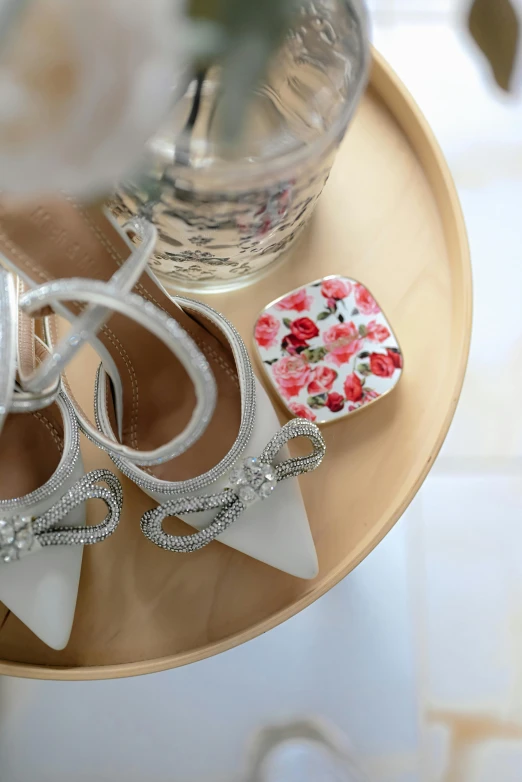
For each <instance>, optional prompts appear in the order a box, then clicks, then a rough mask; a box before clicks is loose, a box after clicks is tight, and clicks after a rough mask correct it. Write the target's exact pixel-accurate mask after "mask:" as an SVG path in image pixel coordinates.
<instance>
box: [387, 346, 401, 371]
mask: <svg viewBox="0 0 522 782" xmlns="http://www.w3.org/2000/svg"><path fill="white" fill-rule="evenodd" d="M386 353H387V354H388V355H389V357H390V358H391V360H392V361H393V364H394V366H395V367H396V368H397V369H402V356H401V354H400V352H399V351H398V350H391V348H386Z"/></svg>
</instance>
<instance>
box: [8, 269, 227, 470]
mask: <svg viewBox="0 0 522 782" xmlns="http://www.w3.org/2000/svg"><path fill="white" fill-rule="evenodd" d="M64 301H77V302H84V303H87V304H91V305H94V306H93V307H91V308H90V311H91V312H93V311H94V312H100V311H102V310H103V311H104V312H108V311H113V312H119V313H121V314H123V315H126V316H127V317H129V318H131V319H132V320H134V321H136V323H139V324H140V325H142V326H144V328H146V329H148V330H149V331H150V332H151V333H152V334H154V335H155V336H157V337H158V339H160V340H161V341H162V342H164V344H165V345H166V346H167V347H168V348H169V350H171V352H172V353H173V354H174V355H175V356H176V357H177V358H178V359H179V361H180V362H181V363H182V364H183V366H184V368H185V370H186V372H187V374H188V375H189V377H190V379H191V380H192V382H193V384H194V387H195V392H196V406H195V408H194V411H193V413H192V416H191V419H190V421H189V423H188V425H187V427H186V428H185V430H184V431H183V432H182V433H181V434H179V435H177V436H176V437H174V438H172V440H170V441H169V442H168V443H166V444H165V445H162V446H160V447H159V448H155V449H153V450H150V451H137V450H134V449H132V448H129V447H128V446H126V445H123V444H121V443H119V442H117V441H116V440H115V439H112V438H109V437H107V436H106V435H104V434H102V433H101V432H100V431H99V430H98V429H97V428H96V427H94V426H93V425H92V424H91V423H90V422H89V421H88V420H87V419H86V418H85V416H84V415H83V413H82V411H81V410H79V409H78V408H77V407H75V412H76V415H77V417H78V421H79V424H80V427H81V429H82V431H83V432H84V433H85V434H86V435H87V437H89V438H90V439H91V440H92V441H93V442H94V443H96V445H98V446H99V447H101V448H103V449H104V450H106V451H108V453H110V454H111V455H116V456H120V457H124V458H125V459H127V460H128V461H129V462H131V463H137V464H142V465H153V464H160V463H162V462H165V461H168V460H170V459H173V458H175V457H176V456H179V455H180V454H182V453H184V452H185V451H186V450H187V449H188V448H190V446H191V445H193V443H195V442H196V440H198V439H199V438H200V437H201V435H202V434H203V432H204V431H205V429H206V427H207V425H208V423H209V421H210V419H211V417H212V413H213V411H214V407H215V402H216V384H215V381H214V377H213V375H212V372H211V370H210V367H209V365H208V362H207V360H206V358H205V357H204V356H203V354H202V353H201V352H200V351H199V350H198V348H197V347H196V344H195V343H194V341H193V340H192V338H191V337H189V335H188V334H187V333H186V331H184V329H182V328H181V326H180V325H179V323H178V322H177V321H176V320H174V319H173V318H171V317H169V316H168V315H167V314H166V313H165V312H163V311H162V310H160V309H159V308H158V307H156V306H155V305H154V304H152V302H150V301H146V300H145V299H143V298H141V296H138V295H136V294H134V293H125V294H123V293H118V294H117V295H116V294H115V293H114V291H113V290H112V288H111V287H108V286H107V284H106V283H103V282H100V281H98V280H87V279H83V278H80V279H77V278H71V279H66V280H59V281H56V282H51V283H45V284H44V285H40V286H39V287H37V288H33V289H32V290H30V291H28V292H27V293H25V294H24V295H23V296H22V297H21V298H20V308H21V309H22V310H23V311H24V312H26V313H27V314H29V315H32V314H34V313H35V312H37V311H38V310H40V309H42V308H43V307H46V306H49V305H51V306H52V307H53V308H54V309H56V307H57V304H60V303H61V302H64ZM66 313H67V315H66V316H67V317H68V318H69V319H70V320H71V321H72V323H73V325H74V326H75V325H76V323H77V319H75V317H74V316H73V315H72V313H70V312H69V311H68V310H66ZM80 319H81V318H80ZM88 338H89V335H85V334H82V333H79V332H76V331H75V329H73V331H72V333H71V334H70V335H69V337H68V339H69V342H70V343H72V345H73V347H76V346H77V345H78V344H79V343H81V342H82V341H85V340H87V339H88ZM67 355H68V356H69V353H67ZM49 361H50V364H51V366H54V367H63V357H62V354H61V353H60V352H59V350H58V349H55V350H53V354H52V356H51V358H50V359H49ZM46 377H49V375H46Z"/></svg>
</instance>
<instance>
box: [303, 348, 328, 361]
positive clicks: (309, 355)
mask: <svg viewBox="0 0 522 782" xmlns="http://www.w3.org/2000/svg"><path fill="white" fill-rule="evenodd" d="M327 353H328V351H327V350H326V348H307V349H306V350H304V351H303V353H302V355H303V356H304V357H305V358H306V359H307V360H308V361H309V362H310V364H317V363H318V362H319V361H322V360H323V358H324V357H325V356H326V354H327Z"/></svg>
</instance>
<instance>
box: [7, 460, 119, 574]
mask: <svg viewBox="0 0 522 782" xmlns="http://www.w3.org/2000/svg"><path fill="white" fill-rule="evenodd" d="M100 483H105V484H106V486H107V488H105V487H104V486H100V485H99V484H100ZM89 499H100V500H103V501H104V502H105V504H106V506H107V510H108V514H107V516H106V517H105V519H104V520H103V521H102V522H101V523H100V524H96V525H94V526H90V527H64V526H60V522H62V521H63V520H64V519H65V518H66V517H67V515H68V514H69V513H70V512H71V510H73V509H74V508H76V507H77V506H78V505H81V504H82V503H83V502H85V501H86V500H89ZM122 504H123V491H122V488H121V484H120V482H119V480H118V479H117V478H116V476H115V475H114V473H112V472H110V471H109V470H93V471H92V472H90V473H87V475H84V476H83V478H80V480H79V481H77V482H76V483H75V484H74V486H72V487H71V488H70V489H69V490H68V491H67V492H65V494H64V495H63V496H62V497H61V498H60V499H59V500H58V502H57V503H55V504H54V505H53V506H52V507H51V508H49V510H46V511H45V512H44V513H42V515H41V516H38V517H36V518H33V517H30V516H13V517H12V518H4V519H0V562H5V563H9V562H14V561H16V560H18V559H20V558H21V557H22V556H25V555H26V554H30V553H32V552H34V551H36V550H38V549H40V548H41V547H42V546H87V545H91V544H93V543H99V542H101V541H102V540H105V539H106V538H108V537H109V536H110V535H112V534H113V532H114V531H115V530H116V527H117V526H118V522H119V520H120V514H121V508H122Z"/></svg>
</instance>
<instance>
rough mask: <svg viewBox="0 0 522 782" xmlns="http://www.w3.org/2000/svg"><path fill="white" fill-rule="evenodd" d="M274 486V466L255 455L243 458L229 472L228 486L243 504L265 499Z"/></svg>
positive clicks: (275, 479) (275, 481) (275, 478)
mask: <svg viewBox="0 0 522 782" xmlns="http://www.w3.org/2000/svg"><path fill="white" fill-rule="evenodd" d="M276 486H277V477H276V473H275V470H274V468H273V467H272V465H271V464H266V463H264V462H262V461H261V460H260V459H258V458H257V457H256V456H249V457H248V458H247V459H243V461H242V462H241V463H240V464H238V465H237V467H234V469H233V470H232V472H231V473H230V488H231V489H232V491H233V492H235V494H237V496H238V497H239V499H240V500H241V501H242V502H243V503H244V504H245V505H252V503H253V502H257V501H258V500H266V498H267V497H270V495H271V494H272V492H273V491H274V489H275V487H276Z"/></svg>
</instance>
